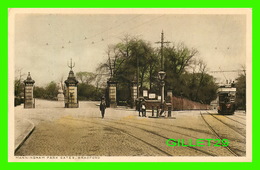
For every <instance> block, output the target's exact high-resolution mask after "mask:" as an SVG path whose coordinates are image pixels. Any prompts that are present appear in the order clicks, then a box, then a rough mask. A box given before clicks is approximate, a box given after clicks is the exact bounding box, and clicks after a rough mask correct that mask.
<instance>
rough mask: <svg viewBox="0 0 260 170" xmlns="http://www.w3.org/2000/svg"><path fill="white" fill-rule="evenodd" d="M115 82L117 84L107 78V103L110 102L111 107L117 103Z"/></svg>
mask: <svg viewBox="0 0 260 170" xmlns="http://www.w3.org/2000/svg"><path fill="white" fill-rule="evenodd" d="M116 84H117V82H116V81H113V80H109V81H108V82H107V85H108V97H109V104H110V107H112V108H115V107H117V103H116Z"/></svg>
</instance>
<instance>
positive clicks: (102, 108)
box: [99, 97, 106, 119]
mask: <svg viewBox="0 0 260 170" xmlns="http://www.w3.org/2000/svg"><path fill="white" fill-rule="evenodd" d="M99 109H100V111H101V116H102V119H104V116H105V110H106V101H105V97H102V98H101V102H100V105H99Z"/></svg>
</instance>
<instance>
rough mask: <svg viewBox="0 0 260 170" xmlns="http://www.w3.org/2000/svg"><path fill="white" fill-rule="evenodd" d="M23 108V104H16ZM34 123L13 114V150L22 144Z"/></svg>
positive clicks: (33, 127)
mask: <svg viewBox="0 0 260 170" xmlns="http://www.w3.org/2000/svg"><path fill="white" fill-rule="evenodd" d="M17 107H19V109H20V108H23V105H20V106H17ZM34 129H35V125H34V123H33V122H31V121H30V120H28V119H25V118H23V117H22V116H19V115H15V152H16V151H17V150H18V149H19V148H20V147H21V146H22V144H23V143H24V142H25V141H26V139H27V138H28V137H29V136H30V134H31V133H32V132H33V131H34Z"/></svg>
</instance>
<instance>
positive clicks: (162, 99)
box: [155, 30, 170, 116]
mask: <svg viewBox="0 0 260 170" xmlns="http://www.w3.org/2000/svg"><path fill="white" fill-rule="evenodd" d="M155 43H160V44H161V71H159V72H158V78H159V80H160V85H161V108H162V110H164V85H165V82H164V78H165V76H166V73H165V72H164V71H163V70H164V61H163V45H164V44H168V43H170V42H168V41H164V35H163V30H162V33H161V41H158V42H155ZM159 116H160V115H159Z"/></svg>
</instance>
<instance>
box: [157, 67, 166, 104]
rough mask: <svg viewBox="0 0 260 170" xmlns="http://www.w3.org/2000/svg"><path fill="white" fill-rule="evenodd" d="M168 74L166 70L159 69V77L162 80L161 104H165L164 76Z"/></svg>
mask: <svg viewBox="0 0 260 170" xmlns="http://www.w3.org/2000/svg"><path fill="white" fill-rule="evenodd" d="M165 76H166V73H165V72H164V71H159V72H158V78H159V80H160V85H161V105H162V106H163V103H164V85H165V83H164V78H165Z"/></svg>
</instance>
